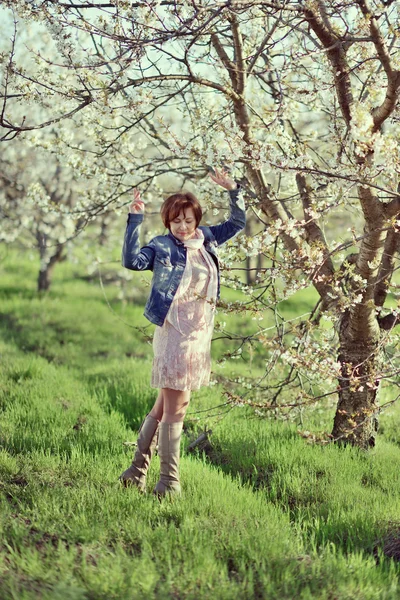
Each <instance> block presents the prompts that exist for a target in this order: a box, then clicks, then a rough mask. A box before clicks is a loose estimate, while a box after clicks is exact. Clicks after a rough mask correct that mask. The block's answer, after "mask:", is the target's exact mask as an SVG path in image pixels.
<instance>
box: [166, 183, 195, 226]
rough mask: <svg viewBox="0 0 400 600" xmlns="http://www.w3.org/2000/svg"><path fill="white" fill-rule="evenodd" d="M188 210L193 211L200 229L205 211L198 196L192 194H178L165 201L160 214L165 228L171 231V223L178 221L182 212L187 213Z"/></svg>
mask: <svg viewBox="0 0 400 600" xmlns="http://www.w3.org/2000/svg"><path fill="white" fill-rule="evenodd" d="M187 208H192V209H193V212H194V218H195V219H196V227H198V225H199V223H200V221H201V217H202V216H203V211H202V209H201V206H200V203H199V201H198V200H197V198H196V196H195V195H194V194H192V193H191V192H178V193H177V194H172V196H168V198H167V199H166V200H164V202H163V205H162V206H161V211H160V212H161V218H162V220H163V223H164V225H165V227H166V228H167V229H169V226H170V223H171V221H173V220H174V219H176V217H177V216H178V215H179V213H180V212H181V210H183V211H184V212H185V210H186V209H187Z"/></svg>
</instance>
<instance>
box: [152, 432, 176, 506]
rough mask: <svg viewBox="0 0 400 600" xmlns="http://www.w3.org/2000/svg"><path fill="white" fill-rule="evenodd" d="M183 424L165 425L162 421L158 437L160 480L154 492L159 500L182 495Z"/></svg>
mask: <svg viewBox="0 0 400 600" xmlns="http://www.w3.org/2000/svg"><path fill="white" fill-rule="evenodd" d="M182 428H183V422H182V421H181V422H179V423H164V422H163V421H161V423H160V428H159V437H158V455H159V457H160V480H159V481H158V483H157V485H156V486H155V488H154V490H153V494H156V495H157V496H158V497H159V498H160V497H161V496H165V495H166V494H169V493H172V494H180V493H181V486H180V483H179V454H180V444H181V435H182Z"/></svg>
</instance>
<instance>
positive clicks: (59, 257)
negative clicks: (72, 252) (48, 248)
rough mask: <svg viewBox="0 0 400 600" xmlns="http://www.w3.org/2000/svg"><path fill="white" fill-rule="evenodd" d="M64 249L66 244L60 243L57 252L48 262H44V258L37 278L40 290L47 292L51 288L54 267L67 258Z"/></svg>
mask: <svg viewBox="0 0 400 600" xmlns="http://www.w3.org/2000/svg"><path fill="white" fill-rule="evenodd" d="M63 250H64V244H59V247H58V248H57V252H56V253H55V254H53V256H52V257H51V258H50V260H49V261H48V262H44V260H43V258H42V260H41V266H40V271H39V276H38V280H37V289H38V292H47V291H48V290H49V289H50V285H51V279H52V275H53V271H54V267H55V266H56V264H57V263H60V262H63V261H64V260H65V259H66V256H65V255H64V254H63Z"/></svg>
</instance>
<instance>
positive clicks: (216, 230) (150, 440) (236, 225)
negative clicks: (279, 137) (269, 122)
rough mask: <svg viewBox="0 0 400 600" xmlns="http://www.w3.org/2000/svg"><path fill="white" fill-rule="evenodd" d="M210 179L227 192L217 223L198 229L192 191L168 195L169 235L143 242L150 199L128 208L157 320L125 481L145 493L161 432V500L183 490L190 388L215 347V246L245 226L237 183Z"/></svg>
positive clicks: (131, 240) (134, 265)
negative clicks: (147, 405)
mask: <svg viewBox="0 0 400 600" xmlns="http://www.w3.org/2000/svg"><path fill="white" fill-rule="evenodd" d="M210 177H211V179H212V180H213V181H214V182H215V183H217V184H218V185H220V186H222V187H223V188H225V189H226V190H228V191H229V198H230V211H231V212H230V217H229V219H228V220H227V221H225V222H224V223H221V224H220V225H215V226H213V227H199V224H200V220H201V217H202V210H201V207H200V204H199V202H198V200H197V199H196V197H195V196H194V195H193V194H191V193H190V192H179V193H177V194H173V195H172V196H170V197H169V198H167V199H166V200H165V202H164V204H163V205H162V207H161V217H162V220H163V223H164V225H165V227H166V228H167V229H168V230H169V233H168V234H167V235H162V236H157V237H155V238H153V239H152V240H151V241H150V242H149V243H148V244H147V245H146V246H143V248H140V247H139V229H140V224H141V223H142V221H143V213H144V203H143V202H142V200H141V199H140V193H139V191H138V190H134V200H133V202H132V204H131V206H130V214H129V216H128V224H127V228H126V233H125V240H124V246H123V252H122V264H123V265H124V267H126V268H127V269H132V270H134V271H143V270H145V269H150V270H151V271H153V279H152V284H151V289H150V296H149V298H148V300H147V304H146V307H145V312H144V314H145V316H146V317H147V318H148V319H149V320H150V321H151V322H152V323H155V325H157V327H156V330H155V333H154V338H153V350H154V360H153V369H152V377H151V385H152V387H155V388H158V389H159V393H158V397H157V400H156V402H155V404H154V406H153V408H152V410H151V411H150V413H149V414H148V415H147V416H146V418H145V420H144V421H143V423H142V425H141V428H140V429H139V437H138V440H137V449H136V452H135V456H134V459H133V461H132V464H131V466H130V467H129V468H128V469H127V470H126V471H124V472H123V473H122V475H121V476H120V481H121V482H122V483H123V484H124V485H125V486H126V485H135V486H137V487H138V488H139V489H140V490H142V491H144V490H145V485H146V474H147V470H148V468H149V465H150V460H151V458H152V456H153V453H154V450H155V447H156V444H157V436H158V454H159V456H160V480H159V481H158V483H157V485H156V486H155V488H154V493H155V494H156V495H158V496H159V497H161V496H164V495H165V494H167V493H180V491H181V488H180V482H179V449H180V439H181V434H182V427H183V420H184V418H185V414H186V410H187V407H188V405H189V401H190V393H191V391H192V390H197V389H199V388H200V387H201V386H204V385H208V384H209V379H210V347H211V337H212V333H213V324H214V308H215V301H216V299H217V298H218V296H219V267H218V258H217V246H218V245H220V244H223V243H224V242H226V241H227V240H229V239H230V238H232V237H233V236H235V235H236V234H237V233H238V232H239V231H240V230H241V229H243V228H244V226H245V223H246V216H245V207H244V202H243V200H242V198H241V197H239V186H238V185H237V184H236V182H235V181H234V180H233V179H230V178H229V177H228V175H227V173H226V172H225V171H222V170H221V171H217V170H215V174H210Z"/></svg>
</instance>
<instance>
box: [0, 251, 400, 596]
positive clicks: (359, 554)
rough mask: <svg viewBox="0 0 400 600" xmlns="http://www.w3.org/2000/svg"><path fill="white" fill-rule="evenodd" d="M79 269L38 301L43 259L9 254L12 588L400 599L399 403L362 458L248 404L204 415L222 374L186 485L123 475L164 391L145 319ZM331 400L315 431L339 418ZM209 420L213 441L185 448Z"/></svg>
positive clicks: (2, 543) (6, 487)
mask: <svg viewBox="0 0 400 600" xmlns="http://www.w3.org/2000/svg"><path fill="white" fill-rule="evenodd" d="M75 271H76V269H75V268H74V267H72V266H70V265H62V266H60V268H59V270H58V272H57V273H56V277H55V281H54V285H53V288H52V290H51V292H50V293H49V294H48V295H47V296H46V297H43V298H38V297H37V295H36V292H35V289H34V288H35V277H36V273H35V270H34V266H33V265H32V264H31V263H29V262H28V261H26V260H24V259H23V256H22V255H19V256H17V255H16V254H15V253H12V254H10V255H9V256H7V257H5V258H4V260H3V262H2V263H1V264H0V355H1V364H2V368H1V371H0V503H1V506H0V599H1V600H3V599H4V600H5V599H11V598H12V599H18V600H25V599H26V600H28V599H29V600H31V599H36V598H44V599H49V600H50V599H51V600H53V599H58V598H59V599H63V600H64V599H65V600H67V599H68V600H70V599H71V600H75V599H82V600H83V599H104V600H106V599H107V600H109V599H112V598H115V599H125V598H126V599H128V598H129V599H136V598H156V599H164V598H165V599H169V598H174V599H192V598H193V599H199V598H213V599H217V600H219V599H227V600H228V599H231V598H232V599H233V598H240V599H242V598H243V599H247V598H248V599H252V598H273V599H275V598H279V599H293V598H296V597H297V598H301V599H310V598H313V599H314V598H318V599H319V598H320V599H326V600H334V599H340V600H342V599H343V600H344V599H349V600H350V599H354V600H360V599H362V600H363V599H365V600H367V599H377V600H378V599H388V600H389V599H393V600H394V599H396V598H400V585H399V573H400V568H399V563H398V562H396V561H394V560H390V559H388V558H386V557H385V556H384V555H383V550H384V549H386V551H387V553H389V554H390V552H389V551H388V549H389V546H390V543H391V540H392V546H393V548H397V553H398V554H399V549H398V547H399V546H400V543H397V542H396V540H397V539H398V537H399V536H398V531H399V528H400V524H399V514H400V469H399V463H400V447H399V444H400V434H399V433H398V431H399V427H398V425H399V422H400V412H399V409H398V408H397V407H396V405H395V406H394V407H393V408H392V409H391V412H390V413H386V414H385V415H384V416H383V418H382V432H381V434H380V437H379V439H378V444H377V447H376V448H375V449H374V450H373V451H371V452H370V453H368V454H366V453H363V452H360V451H358V450H356V449H351V448H347V449H340V448H337V447H333V446H329V447H325V446H318V445H311V444H309V443H307V441H306V440H304V439H303V438H302V437H301V436H299V434H298V433H297V429H298V427H299V425H298V424H296V423H285V422H281V421H278V420H265V419H261V418H259V417H257V416H256V415H254V414H253V413H252V412H251V410H249V408H248V407H245V406H243V407H237V408H235V409H233V410H229V409H227V408H226V407H221V408H218V409H214V410H212V411H210V412H204V411H205V409H207V408H210V407H215V406H217V405H220V404H222V403H223V402H224V398H223V396H222V389H221V388H220V386H218V385H216V386H213V387H211V388H207V389H203V390H202V391H200V392H198V393H196V394H195V395H194V397H193V400H192V403H191V407H190V413H189V415H188V417H187V419H186V421H185V434H184V439H183V448H182V459H181V475H182V487H183V494H182V497H181V498H175V499H173V500H172V501H165V502H163V503H161V504H160V503H159V502H158V501H157V500H156V499H155V498H153V496H152V494H151V493H149V494H148V495H146V496H142V495H140V494H139V493H138V492H137V491H136V490H135V489H123V488H121V487H120V486H119V484H118V481H117V480H118V475H119V474H120V472H121V471H122V470H123V469H124V468H126V467H127V465H128V464H129V462H130V460H131V450H130V449H129V448H127V447H126V446H125V445H124V444H123V442H125V441H127V440H130V441H132V440H134V439H135V430H136V429H137V428H138V426H139V425H140V422H141V420H142V418H143V416H144V415H145V414H146V412H147V411H148V410H149V408H150V407H151V405H152V403H153V401H154V395H155V392H154V390H151V389H150V388H149V386H148V380H149V375H150V368H151V346H150V345H149V344H148V343H146V341H145V339H144V337H143V334H142V333H141V332H140V331H138V330H137V329H135V328H134V326H135V325H140V326H145V325H146V321H145V319H144V318H143V317H142V306H140V305H138V306H134V305H132V304H127V305H122V304H121V302H119V301H117V298H116V297H117V290H116V289H113V286H108V287H107V297H108V298H109V300H110V302H111V305H112V308H113V309H114V311H115V312H116V313H117V315H116V314H113V313H112V312H111V311H110V309H109V307H108V306H107V304H106V303H105V301H104V297H103V295H102V292H101V290H100V289H99V286H98V283H96V282H93V283H90V282H85V281H83V280H81V279H79V278H77V277H76V273H75ZM132 285H134V284H132ZM245 326H249V327H250V326H251V323H248V324H245ZM150 329H151V328H150ZM148 332H149V333H151V331H150V330H149V331H148ZM218 352H219V349H218V348H217V347H215V349H214V353H216V354H217V353H218ZM245 368H246V365H243V364H242V363H239V362H238V361H231V363H228V364H227V365H226V367H225V371H226V370H228V371H229V370H232V371H233V372H234V371H235V370H238V369H239V370H244V369H245ZM253 368H256V367H254V366H253ZM216 371H217V372H218V369H216ZM332 410H333V409H332V407H331V406H328V407H321V408H320V409H319V410H318V411H314V412H312V413H311V414H310V415H304V420H303V425H302V427H303V429H306V428H312V427H316V428H318V429H326V428H328V429H329V427H330V423H331V420H332ZM203 428H207V429H212V432H213V433H212V435H211V442H212V448H211V449H209V450H208V452H207V454H200V453H197V454H195V455H193V454H189V453H188V452H187V451H186V449H187V446H188V444H189V443H190V442H191V441H192V440H193V439H195V438H196V437H197V434H198V432H199V431H200V430H201V429H203ZM158 469H159V465H158V459H157V458H156V459H155V460H154V461H153V463H152V465H151V468H150V472H149V478H148V488H149V491H150V492H151V489H152V487H153V486H154V484H155V483H156V481H157V479H158ZM396 535H397V537H395V539H394V541H393V536H396ZM396 543H397V546H396Z"/></svg>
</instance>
